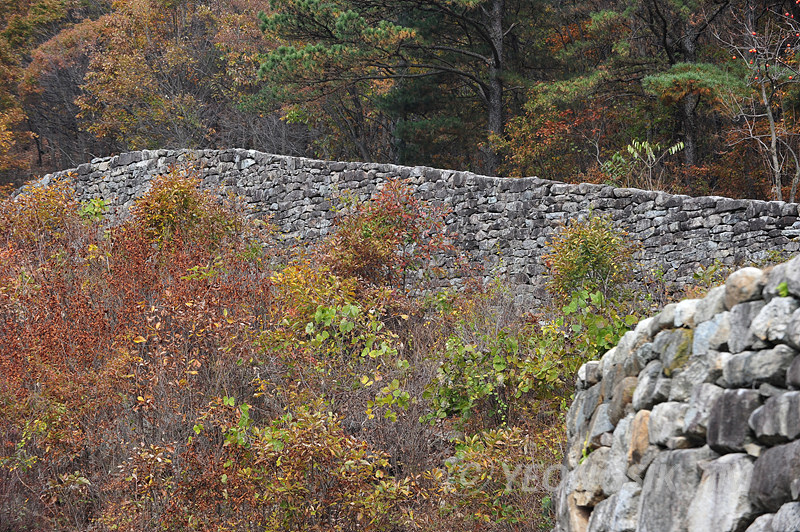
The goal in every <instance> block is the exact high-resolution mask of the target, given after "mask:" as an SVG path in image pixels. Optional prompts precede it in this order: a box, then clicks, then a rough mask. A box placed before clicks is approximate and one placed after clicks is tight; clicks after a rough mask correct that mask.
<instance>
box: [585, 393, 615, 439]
mask: <svg viewBox="0 0 800 532" xmlns="http://www.w3.org/2000/svg"><path fill="white" fill-rule="evenodd" d="M609 406H610V405H609V404H608V403H603V404H601V405H600V406H598V407H597V410H595V411H594V416H592V421H591V424H590V425H589V443H590V444H591V446H592V447H599V446H600V437H601V436H602V435H603V433H606V432H611V431H613V430H614V424H613V423H611V420H610V419H608V408H609Z"/></svg>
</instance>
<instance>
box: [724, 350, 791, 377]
mask: <svg viewBox="0 0 800 532" xmlns="http://www.w3.org/2000/svg"><path fill="white" fill-rule="evenodd" d="M795 355H796V353H795V351H794V350H793V349H792V348H791V347H789V346H788V345H778V346H776V347H774V348H772V349H765V350H762V351H745V352H743V353H738V354H736V355H733V356H732V357H730V358H729V359H728V360H727V361H725V366H724V367H723V370H722V377H723V379H724V380H725V382H726V383H727V384H728V386H731V387H734V386H752V385H754V384H761V383H764V382H766V383H769V384H774V385H775V386H783V385H784V384H785V380H786V370H787V369H788V368H789V366H790V364H791V363H792V360H793V359H794V357H795Z"/></svg>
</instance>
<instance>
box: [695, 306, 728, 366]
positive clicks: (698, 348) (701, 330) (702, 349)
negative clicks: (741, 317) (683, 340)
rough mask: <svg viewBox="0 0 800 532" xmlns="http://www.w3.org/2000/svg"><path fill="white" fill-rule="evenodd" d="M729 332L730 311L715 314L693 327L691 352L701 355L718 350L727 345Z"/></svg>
mask: <svg viewBox="0 0 800 532" xmlns="http://www.w3.org/2000/svg"><path fill="white" fill-rule="evenodd" d="M730 333H731V324H730V312H723V313H722V314H717V315H715V316H713V317H712V318H711V319H709V320H706V321H704V322H703V323H701V324H699V325H698V326H697V327H695V330H694V338H693V339H692V354H693V355H695V356H703V355H705V354H706V353H708V352H709V351H710V350H714V351H718V350H720V349H724V348H726V347H727V346H728V337H729V336H730Z"/></svg>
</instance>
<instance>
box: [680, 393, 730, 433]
mask: <svg viewBox="0 0 800 532" xmlns="http://www.w3.org/2000/svg"><path fill="white" fill-rule="evenodd" d="M722 392H723V390H722V388H720V387H719V386H715V385H713V384H709V383H705V384H702V385H700V386H698V387H697V388H695V389H694V390H692V396H691V398H690V399H689V408H688V409H687V410H686V416H685V417H684V419H683V432H684V433H685V434H686V436H687V437H689V438H691V439H693V440H695V441H705V439H706V433H707V430H708V419H709V417H710V415H711V407H712V406H714V403H716V401H717V399H719V397H720V396H721V395H722Z"/></svg>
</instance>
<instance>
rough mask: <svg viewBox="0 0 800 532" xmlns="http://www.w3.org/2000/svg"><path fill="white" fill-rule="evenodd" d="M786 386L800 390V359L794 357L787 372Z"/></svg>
mask: <svg viewBox="0 0 800 532" xmlns="http://www.w3.org/2000/svg"><path fill="white" fill-rule="evenodd" d="M786 386H788V387H789V388H793V389H795V390H796V389H798V388H800V357H794V360H792V363H791V364H790V365H789V369H787V370H786Z"/></svg>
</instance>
